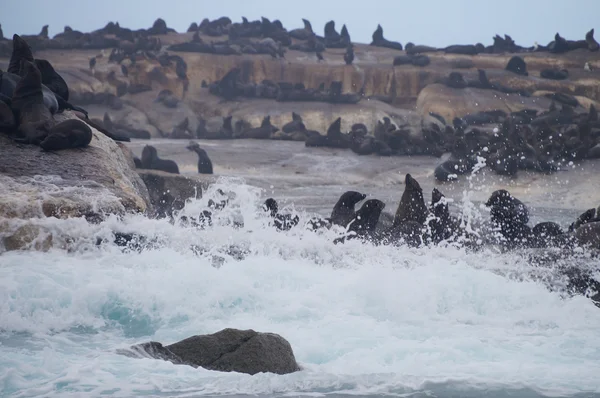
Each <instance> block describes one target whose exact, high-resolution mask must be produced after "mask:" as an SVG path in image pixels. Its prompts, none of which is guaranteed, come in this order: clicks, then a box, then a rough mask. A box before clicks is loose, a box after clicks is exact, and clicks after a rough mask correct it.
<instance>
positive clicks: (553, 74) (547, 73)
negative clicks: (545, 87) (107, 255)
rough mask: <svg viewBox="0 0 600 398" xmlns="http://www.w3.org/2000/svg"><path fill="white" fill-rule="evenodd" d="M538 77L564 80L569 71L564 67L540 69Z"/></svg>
mask: <svg viewBox="0 0 600 398" xmlns="http://www.w3.org/2000/svg"><path fill="white" fill-rule="evenodd" d="M540 77H543V78H544V79H551V80H565V79H566V78H568V77H569V71H568V70H566V69H561V70H558V69H542V71H541V72H540Z"/></svg>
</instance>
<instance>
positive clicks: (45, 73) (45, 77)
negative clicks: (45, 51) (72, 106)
mask: <svg viewBox="0 0 600 398" xmlns="http://www.w3.org/2000/svg"><path fill="white" fill-rule="evenodd" d="M34 62H35V66H37V68H38V69H39V70H40V73H41V74H42V84H43V85H44V86H46V87H48V88H49V89H50V90H51V91H52V92H53V93H54V94H56V95H58V96H60V97H61V98H62V99H63V100H65V101H69V87H68V86H67V82H65V80H64V79H63V78H62V76H61V75H59V74H58V73H57V72H56V70H54V67H52V64H51V63H50V62H48V61H47V60H45V59H35V61H34Z"/></svg>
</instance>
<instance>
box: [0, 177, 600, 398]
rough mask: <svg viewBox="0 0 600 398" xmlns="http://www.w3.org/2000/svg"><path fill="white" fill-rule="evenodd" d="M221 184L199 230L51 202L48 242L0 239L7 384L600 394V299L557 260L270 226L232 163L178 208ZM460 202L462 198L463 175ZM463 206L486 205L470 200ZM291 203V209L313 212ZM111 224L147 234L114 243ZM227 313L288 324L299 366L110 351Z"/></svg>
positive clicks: (85, 389)
mask: <svg viewBox="0 0 600 398" xmlns="http://www.w3.org/2000/svg"><path fill="white" fill-rule="evenodd" d="M219 188H220V189H222V190H223V191H225V192H231V193H233V194H234V195H231V197H232V199H231V200H230V205H229V206H228V207H226V208H225V210H224V211H223V212H221V213H217V215H216V216H215V217H214V218H213V226H211V227H207V228H206V229H204V230H198V229H194V228H190V227H184V226H181V225H180V224H179V223H178V222H176V223H175V224H174V225H173V224H171V223H169V222H168V221H166V220H151V219H147V218H145V217H142V216H127V217H125V218H123V219H119V218H118V217H116V216H113V217H110V218H109V219H108V220H106V221H104V222H103V223H101V224H99V225H93V224H88V223H87V222H85V221H84V220H57V219H52V218H47V219H40V220H38V221H37V222H39V223H40V224H43V225H44V226H45V227H47V228H49V229H50V230H52V231H53V232H55V233H56V236H58V237H60V236H61V233H62V235H65V236H67V235H68V236H76V237H77V238H76V239H75V240H65V241H64V242H63V243H64V244H63V245H62V246H61V245H56V246H55V247H61V248H54V249H51V250H50V251H49V252H48V253H39V252H7V253H4V254H2V256H1V257H0V262H1V266H0V303H1V304H0V329H2V331H1V332H0V344H1V345H0V380H1V383H0V386H2V394H1V395H2V396H10V397H30V396H57V397H69V396H72V397H79V396H100V395H107V396H114V397H131V396H144V397H148V396H151V397H165V396H177V397H195V396H203V395H268V396H295V395H305V396H323V395H327V396H357V395H374V394H378V395H388V396H456V395H461V396H462V395H465V396H508V395H511V394H512V395H513V396H514V395H516V396H532V397H536V396H576V395H581V396H591V395H594V394H600V379H599V378H598V372H597V370H598V368H599V367H600V360H599V359H598V358H600V355H599V354H600V340H599V339H598V330H599V329H600V311H599V310H598V308H596V307H595V306H594V305H593V303H592V302H591V301H590V300H589V299H587V298H586V297H584V296H582V295H571V294H568V292H566V291H565V289H564V288H563V287H561V286H562V285H561V280H560V276H558V275H557V274H556V273H554V272H553V269H554V267H558V266H560V261H559V263H557V264H551V265H548V266H546V267H539V266H536V265H535V264H532V263H531V262H530V261H529V258H528V256H527V255H525V254H524V253H500V252H498V251H496V250H494V248H489V249H484V250H482V251H479V252H470V251H467V250H465V249H463V248H459V247H452V246H448V247H430V248H419V249H415V248H408V247H391V246H374V245H371V244H363V243H360V242H358V241H349V242H347V243H346V244H343V245H334V244H332V243H331V242H332V240H333V238H335V237H336V236H338V234H339V233H341V232H342V231H340V230H332V231H325V232H320V233H314V232H310V231H307V230H305V229H303V228H295V229H292V230H291V231H290V232H287V233H279V232H277V231H276V230H275V229H274V228H272V227H271V226H269V225H268V219H267V218H266V217H265V216H264V215H263V214H262V213H261V212H260V211H259V207H260V205H261V204H262V200H263V198H262V195H264V192H261V190H259V189H257V188H254V187H251V186H248V185H245V184H244V183H243V181H240V180H227V179H224V180H221V181H219V182H218V183H216V184H214V185H213V186H211V187H210V188H209V189H208V190H207V191H206V192H205V194H204V197H203V198H202V199H200V200H195V201H192V202H190V203H189V204H188V205H187V206H186V208H185V209H184V210H183V212H182V214H181V215H193V214H198V212H199V211H201V210H202V209H205V208H206V206H207V203H208V200H209V199H210V198H216V195H217V194H216V190H217V189H219ZM458 202H459V203H461V202H463V203H470V202H469V195H468V192H465V197H464V198H462V199H460V200H459V201H458ZM282 207H283V206H282ZM287 210H290V211H291V210H294V206H293V203H288V206H287ZM455 210H456V209H455ZM458 210H459V212H462V213H466V214H469V217H470V218H469V219H470V220H479V219H482V218H485V216H486V215H485V213H484V214H481V213H480V210H479V208H478V206H475V205H472V204H471V206H466V207H465V205H461V207H460V208H459V209H458ZM299 213H300V215H301V224H302V223H304V222H306V221H308V219H309V218H310V216H311V215H310V214H307V213H304V212H302V211H299ZM239 220H243V224H244V226H243V227H242V228H237V227H234V224H235V222H236V221H239ZM113 231H120V232H126V233H132V232H133V233H139V234H143V235H145V236H147V237H148V240H149V241H151V242H152V244H150V245H148V246H146V247H145V248H143V249H142V250H141V251H139V252H138V251H137V250H123V248H120V247H117V246H116V245H114V244H112V243H111V236H112V232H113ZM98 238H100V239H104V243H103V244H101V245H100V246H97V241H98ZM565 261H570V262H577V263H581V264H582V265H583V266H585V265H594V264H595V263H594V261H597V259H589V258H586V253H584V252H582V253H580V254H579V256H577V257H576V258H573V259H568V260H565ZM550 287H551V288H550ZM226 327H233V328H239V329H254V330H257V331H268V332H274V333H278V334H280V335H282V336H284V337H285V338H286V339H287V340H288V341H289V342H290V344H291V345H292V347H293V349H294V353H295V355H296V359H297V360H298V362H299V363H300V365H301V366H302V368H303V370H302V371H300V372H297V373H293V374H290V375H285V376H279V375H273V374H258V375H255V376H249V375H245V374H239V373H222V372H214V371H207V370H203V369H194V368H191V367H187V366H181V365H173V364H171V363H168V362H162V361H159V360H152V359H132V358H128V357H124V356H121V355H116V354H115V351H116V350H117V349H119V348H125V347H128V346H130V345H132V344H136V343H140V342H144V341H148V340H156V341H161V342H165V343H171V342H175V341H178V340H180V339H183V338H186V337H189V336H191V335H195V334H205V333H213V332H215V331H218V330H221V329H223V328H226Z"/></svg>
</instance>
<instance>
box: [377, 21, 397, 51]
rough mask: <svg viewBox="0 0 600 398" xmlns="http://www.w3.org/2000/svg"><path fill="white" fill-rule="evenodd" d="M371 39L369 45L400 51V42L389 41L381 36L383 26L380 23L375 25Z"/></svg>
mask: <svg viewBox="0 0 600 398" xmlns="http://www.w3.org/2000/svg"><path fill="white" fill-rule="evenodd" d="M372 38H373V41H372V42H371V44H370V45H371V46H375V47H385V48H391V49H392V50H398V51H402V44H400V43H398V42H396V41H389V40H387V39H385V38H384V37H383V28H382V27H381V25H377V29H375V32H373V36H372Z"/></svg>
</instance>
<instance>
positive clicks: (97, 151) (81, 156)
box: [0, 112, 152, 218]
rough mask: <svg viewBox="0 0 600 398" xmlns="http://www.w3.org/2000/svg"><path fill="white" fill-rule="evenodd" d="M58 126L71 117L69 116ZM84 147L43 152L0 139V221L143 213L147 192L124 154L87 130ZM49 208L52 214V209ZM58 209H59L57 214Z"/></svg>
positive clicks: (114, 144) (63, 116)
mask: <svg viewBox="0 0 600 398" xmlns="http://www.w3.org/2000/svg"><path fill="white" fill-rule="evenodd" d="M55 118H56V120H57V121H58V122H60V121H63V120H66V119H68V118H76V116H75V115H73V113H71V112H64V113H62V114H58V115H56V116H55ZM92 134H93V138H92V141H91V142H90V144H89V146H88V147H86V148H78V149H65V150H63V151H59V152H43V151H40V148H39V147H37V146H33V145H23V144H17V143H15V142H14V141H12V140H11V139H9V138H8V137H7V136H5V135H0V182H1V184H0V185H2V186H4V187H5V188H6V189H4V190H2V191H0V216H4V217H8V218H31V217H44V216H54V217H60V218H67V217H81V216H87V215H89V214H90V212H91V211H92V208H94V209H95V210H94V211H95V212H97V213H112V214H114V213H124V212H146V211H147V210H150V209H151V206H152V205H151V204H150V197H149V195H148V190H147V189H146V186H145V185H144V183H143V181H142V180H141V179H140V177H139V176H138V174H137V173H136V172H135V169H134V163H133V157H132V155H131V152H130V151H129V149H127V148H126V147H125V146H123V145H122V144H121V143H117V142H115V141H113V140H112V139H110V138H108V137H107V136H106V135H104V134H102V133H100V132H99V131H98V130H96V129H94V128H92ZM53 209H54V210H53ZM57 209H62V210H61V211H58V210H57Z"/></svg>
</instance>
